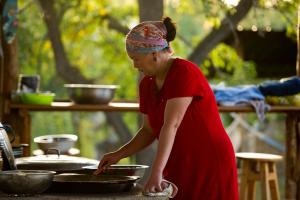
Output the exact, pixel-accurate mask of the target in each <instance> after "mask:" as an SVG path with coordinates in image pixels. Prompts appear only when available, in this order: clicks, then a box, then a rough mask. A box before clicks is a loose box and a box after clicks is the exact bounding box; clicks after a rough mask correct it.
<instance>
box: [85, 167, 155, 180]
mask: <svg viewBox="0 0 300 200" xmlns="http://www.w3.org/2000/svg"><path fill="white" fill-rule="evenodd" d="M97 168H98V165H91V166H85V167H82V172H80V173H83V174H92V173H93V172H95V170H96V169H97ZM147 168H149V166H147V165H135V164H131V165H120V164H116V165H110V166H109V167H107V168H106V169H105V170H104V171H103V172H101V174H102V175H113V176H139V177H141V178H142V177H143V176H144V173H145V170H146V169H147Z"/></svg>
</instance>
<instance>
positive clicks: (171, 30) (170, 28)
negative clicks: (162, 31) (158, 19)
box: [162, 17, 176, 43]
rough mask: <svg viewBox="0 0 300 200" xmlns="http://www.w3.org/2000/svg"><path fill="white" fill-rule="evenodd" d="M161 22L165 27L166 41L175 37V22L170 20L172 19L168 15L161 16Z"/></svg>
mask: <svg viewBox="0 0 300 200" xmlns="http://www.w3.org/2000/svg"><path fill="white" fill-rule="evenodd" d="M162 21H163V23H164V25H165V26H166V28H167V36H166V40H167V42H168V43H169V42H171V41H173V40H174V39H175V36H176V26H175V24H174V23H173V22H172V19H171V18H170V17H164V18H163V20H162Z"/></svg>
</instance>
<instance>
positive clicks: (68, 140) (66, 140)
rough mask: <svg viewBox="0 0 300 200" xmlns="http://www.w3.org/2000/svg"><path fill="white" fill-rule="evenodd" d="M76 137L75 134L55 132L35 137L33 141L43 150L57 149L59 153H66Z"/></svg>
mask: <svg viewBox="0 0 300 200" xmlns="http://www.w3.org/2000/svg"><path fill="white" fill-rule="evenodd" d="M77 139H78V137H77V135H73V134H57V135H43V136H39V137H35V138H34V140H33V141H34V142H35V143H36V144H37V145H38V147H39V148H40V149H41V150H43V151H44V152H47V150H48V149H57V150H59V152H60V153H62V154H66V153H67V152H68V151H69V150H70V149H71V148H72V147H73V146H74V144H75V143H76V141H77Z"/></svg>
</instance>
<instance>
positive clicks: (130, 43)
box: [126, 21, 169, 53]
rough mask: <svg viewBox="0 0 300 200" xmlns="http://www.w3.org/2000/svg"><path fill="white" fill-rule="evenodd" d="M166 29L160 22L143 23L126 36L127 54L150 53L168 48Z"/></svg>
mask: <svg viewBox="0 0 300 200" xmlns="http://www.w3.org/2000/svg"><path fill="white" fill-rule="evenodd" d="M166 35H167V29H166V26H165V25H164V24H163V22H161V21H145V22H142V23H140V24H138V25H137V26H135V27H134V28H133V29H132V30H131V31H130V32H129V33H128V34H127V36H126V50H127V52H137V53H151V52H155V51H160V50H162V49H164V48H166V47H168V45H169V44H168V42H167V40H166Z"/></svg>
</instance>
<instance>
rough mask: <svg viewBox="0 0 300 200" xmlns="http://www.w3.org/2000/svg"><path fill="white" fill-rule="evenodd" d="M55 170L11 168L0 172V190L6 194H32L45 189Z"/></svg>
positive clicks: (50, 181)
mask: <svg viewBox="0 0 300 200" xmlns="http://www.w3.org/2000/svg"><path fill="white" fill-rule="evenodd" d="M54 174H55V172H53V171H44V170H11V171H2V172H0V190H2V192H4V193H7V194H15V195H33V194H39V193H42V192H44V191H46V190H47V189H48V188H49V187H50V185H51V184H52V180H53V178H54Z"/></svg>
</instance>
